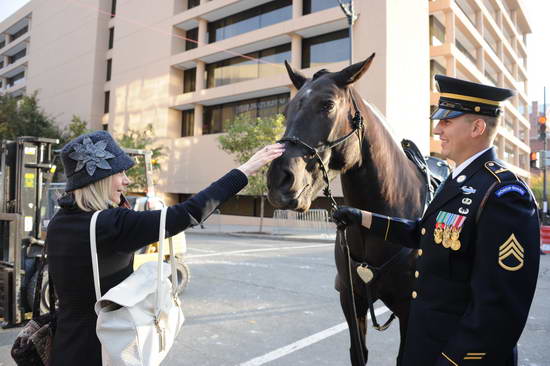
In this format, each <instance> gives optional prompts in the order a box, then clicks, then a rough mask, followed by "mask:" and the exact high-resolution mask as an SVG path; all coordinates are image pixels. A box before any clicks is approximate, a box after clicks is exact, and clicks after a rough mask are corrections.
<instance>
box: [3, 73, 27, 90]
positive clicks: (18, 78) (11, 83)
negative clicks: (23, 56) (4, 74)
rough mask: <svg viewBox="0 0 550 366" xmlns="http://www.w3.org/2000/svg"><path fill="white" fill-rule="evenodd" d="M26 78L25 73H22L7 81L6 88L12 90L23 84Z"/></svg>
mask: <svg viewBox="0 0 550 366" xmlns="http://www.w3.org/2000/svg"><path fill="white" fill-rule="evenodd" d="M24 78H25V72H24V71H21V72H20V73H19V74H17V75H15V76H13V77H11V78H8V79H6V87H7V88H11V87H12V86H15V85H17V84H20V83H22V82H23V79H24Z"/></svg>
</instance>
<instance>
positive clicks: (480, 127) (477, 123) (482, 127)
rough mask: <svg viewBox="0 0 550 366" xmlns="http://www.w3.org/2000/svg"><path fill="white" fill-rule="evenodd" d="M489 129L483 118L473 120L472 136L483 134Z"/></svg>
mask: <svg viewBox="0 0 550 366" xmlns="http://www.w3.org/2000/svg"><path fill="white" fill-rule="evenodd" d="M485 131H487V122H485V120H484V119H483V118H476V119H475V120H474V121H473V122H472V132H471V133H472V137H479V136H482V135H483V134H484V133H485Z"/></svg>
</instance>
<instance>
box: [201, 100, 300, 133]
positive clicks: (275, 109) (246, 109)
mask: <svg viewBox="0 0 550 366" xmlns="http://www.w3.org/2000/svg"><path fill="white" fill-rule="evenodd" d="M289 98H290V94H288V93H284V94H278V95H273V96H269V97H263V98H254V99H247V100H241V101H238V102H233V103H226V104H220V105H214V106H208V107H204V120H203V121H204V122H203V129H202V133H203V134H205V135H206V134H211V133H220V132H224V131H227V128H228V127H229V124H230V123H231V122H232V121H233V120H234V119H235V118H236V117H238V116H244V117H247V118H250V119H254V118H257V117H263V118H265V117H271V116H274V115H275V114H279V113H283V112H284V109H285V106H286V104H287V103H288V100H289Z"/></svg>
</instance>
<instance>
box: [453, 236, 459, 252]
mask: <svg viewBox="0 0 550 366" xmlns="http://www.w3.org/2000/svg"><path fill="white" fill-rule="evenodd" d="M459 249H460V240H458V239H457V240H453V243H452V244H451V250H454V251H455V252H456V251H457V250H459Z"/></svg>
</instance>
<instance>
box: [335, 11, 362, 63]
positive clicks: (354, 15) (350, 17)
mask: <svg viewBox="0 0 550 366" xmlns="http://www.w3.org/2000/svg"><path fill="white" fill-rule="evenodd" d="M338 4H340V8H341V9H342V11H343V12H344V14H346V18H347V19H348V27H349V64H350V65H351V64H353V25H354V24H355V21H356V20H357V18H358V17H359V15H357V13H356V12H355V9H354V8H353V0H350V1H349V3H347V4H344V3H343V2H342V0H338Z"/></svg>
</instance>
